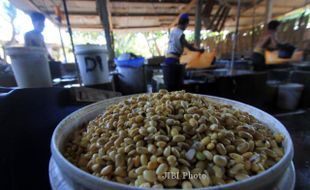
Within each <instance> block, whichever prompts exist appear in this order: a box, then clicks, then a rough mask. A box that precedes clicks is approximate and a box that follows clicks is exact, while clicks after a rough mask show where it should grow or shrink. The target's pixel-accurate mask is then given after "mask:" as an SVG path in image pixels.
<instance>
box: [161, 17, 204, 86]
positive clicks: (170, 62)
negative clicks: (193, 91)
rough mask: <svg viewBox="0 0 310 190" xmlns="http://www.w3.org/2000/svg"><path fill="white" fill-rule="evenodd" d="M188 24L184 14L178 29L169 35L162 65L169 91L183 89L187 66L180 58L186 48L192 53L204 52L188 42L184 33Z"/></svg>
mask: <svg viewBox="0 0 310 190" xmlns="http://www.w3.org/2000/svg"><path fill="white" fill-rule="evenodd" d="M188 24H189V18H188V14H182V15H181V16H180V18H179V22H178V25H177V27H176V28H174V29H173V30H172V31H171V33H170V35H169V42H168V50H167V52H166V59H165V64H163V65H162V68H163V74H164V83H165V86H166V88H167V90H168V91H176V90H182V89H183V82H184V75H185V66H184V65H182V64H180V57H181V55H182V54H183V50H184V47H186V48H188V49H189V50H191V51H199V52H204V50H203V49H199V48H195V47H194V46H192V45H191V44H189V43H188V42H187V41H186V39H185V35H184V33H183V32H184V30H185V29H186V28H187V26H188Z"/></svg>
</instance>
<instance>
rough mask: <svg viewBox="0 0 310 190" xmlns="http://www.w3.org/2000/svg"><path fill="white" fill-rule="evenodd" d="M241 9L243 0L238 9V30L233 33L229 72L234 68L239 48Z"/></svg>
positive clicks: (239, 1)
mask: <svg viewBox="0 0 310 190" xmlns="http://www.w3.org/2000/svg"><path fill="white" fill-rule="evenodd" d="M240 9H241V0H238V10H237V19H236V30H235V33H234V34H233V44H232V53H231V62H230V65H229V73H230V74H231V73H232V72H233V70H234V61H235V53H236V49H237V43H238V35H239V21H240V11H241V10H240Z"/></svg>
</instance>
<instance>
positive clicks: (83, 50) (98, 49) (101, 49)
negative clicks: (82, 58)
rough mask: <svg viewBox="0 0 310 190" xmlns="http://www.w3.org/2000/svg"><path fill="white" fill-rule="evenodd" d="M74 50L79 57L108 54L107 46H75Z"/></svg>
mask: <svg viewBox="0 0 310 190" xmlns="http://www.w3.org/2000/svg"><path fill="white" fill-rule="evenodd" d="M74 48H75V53H76V54H79V55H83V54H90V53H107V52H108V51H107V49H106V47H105V46H101V45H96V44H85V45H76V46H74Z"/></svg>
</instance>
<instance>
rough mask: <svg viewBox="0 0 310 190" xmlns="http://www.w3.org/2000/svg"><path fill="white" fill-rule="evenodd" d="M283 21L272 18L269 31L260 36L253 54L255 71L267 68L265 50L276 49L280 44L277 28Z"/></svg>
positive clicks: (268, 27) (268, 26)
mask: <svg viewBox="0 0 310 190" xmlns="http://www.w3.org/2000/svg"><path fill="white" fill-rule="evenodd" d="M280 24H281V22H279V21H277V20H272V21H270V22H269V23H268V25H267V31H265V32H264V33H263V35H262V36H260V38H259V40H258V42H257V43H256V46H255V48H254V52H253V55H252V60H253V67H254V70H255V71H262V70H265V65H266V59H265V50H270V51H273V50H276V49H277V48H278V46H279V42H278V39H277V29H278V27H279V26H280Z"/></svg>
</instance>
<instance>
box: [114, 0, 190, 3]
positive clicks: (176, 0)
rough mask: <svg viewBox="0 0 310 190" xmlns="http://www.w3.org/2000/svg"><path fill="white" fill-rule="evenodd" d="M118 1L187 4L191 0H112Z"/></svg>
mask: <svg viewBox="0 0 310 190" xmlns="http://www.w3.org/2000/svg"><path fill="white" fill-rule="evenodd" d="M110 1H111V2H117V3H161V4H164V3H174V4H187V3H189V2H190V0H161V1H160V0H110Z"/></svg>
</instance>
